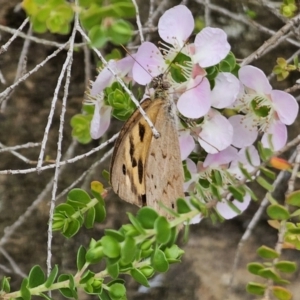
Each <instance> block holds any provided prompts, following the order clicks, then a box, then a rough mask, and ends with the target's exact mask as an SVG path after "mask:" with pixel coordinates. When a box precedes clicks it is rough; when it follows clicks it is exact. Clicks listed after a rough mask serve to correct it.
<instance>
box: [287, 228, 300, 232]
mask: <svg viewBox="0 0 300 300" xmlns="http://www.w3.org/2000/svg"><path fill="white" fill-rule="evenodd" d="M288 232H289V233H292V234H300V228H299V227H295V228H288Z"/></svg>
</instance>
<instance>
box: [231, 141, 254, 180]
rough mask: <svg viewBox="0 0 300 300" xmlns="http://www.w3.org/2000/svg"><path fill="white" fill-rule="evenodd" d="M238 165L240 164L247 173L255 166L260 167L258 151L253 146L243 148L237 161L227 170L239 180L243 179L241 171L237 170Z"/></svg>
mask: <svg viewBox="0 0 300 300" xmlns="http://www.w3.org/2000/svg"><path fill="white" fill-rule="evenodd" d="M246 151H247V153H248V155H249V157H250V162H249V161H248V159H247V155H246ZM239 163H242V165H243V167H244V168H245V169H246V170H247V171H248V172H252V171H253V170H254V168H255V166H259V165H260V157H259V154H258V151H257V150H256V148H255V147H254V146H249V147H247V148H243V149H241V150H240V151H239V153H238V156H237V159H236V160H234V161H232V163H231V165H230V168H229V169H228V170H229V172H230V173H231V174H233V175H234V176H235V177H236V178H238V179H239V180H242V179H244V178H245V176H244V175H243V173H242V172H241V169H240V168H239Z"/></svg>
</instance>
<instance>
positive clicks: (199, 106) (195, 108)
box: [177, 76, 211, 119]
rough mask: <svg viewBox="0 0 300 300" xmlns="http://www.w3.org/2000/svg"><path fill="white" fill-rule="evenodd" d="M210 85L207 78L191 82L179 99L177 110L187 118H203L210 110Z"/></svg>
mask: <svg viewBox="0 0 300 300" xmlns="http://www.w3.org/2000/svg"><path fill="white" fill-rule="evenodd" d="M210 93H211V91H210V85H209V82H208V80H207V78H202V77H201V76H197V77H196V78H195V80H190V81H189V84H188V87H187V90H186V91H185V92H184V93H183V94H182V95H181V96H180V97H179V100H178V102H177V108H178V110H179V112H180V113H181V114H182V115H184V116H185V117H187V118H191V119H197V118H201V117H203V116H204V115H205V114H206V113H207V112H208V111H209V109H210V103H211V101H210Z"/></svg>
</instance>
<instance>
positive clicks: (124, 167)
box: [122, 164, 126, 175]
mask: <svg viewBox="0 0 300 300" xmlns="http://www.w3.org/2000/svg"><path fill="white" fill-rule="evenodd" d="M122 172H123V174H124V175H126V166H125V165H124V164H123V165H122Z"/></svg>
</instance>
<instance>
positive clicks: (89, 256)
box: [85, 246, 104, 264]
mask: <svg viewBox="0 0 300 300" xmlns="http://www.w3.org/2000/svg"><path fill="white" fill-rule="evenodd" d="M103 257H104V253H103V247H101V246H100V247H95V248H91V249H89V250H88V251H87V253H86V256H85V259H86V262H87V263H90V264H96V263H98V262H100V261H101V260H102V258H103Z"/></svg>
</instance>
